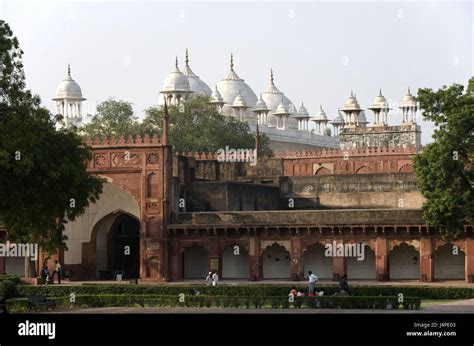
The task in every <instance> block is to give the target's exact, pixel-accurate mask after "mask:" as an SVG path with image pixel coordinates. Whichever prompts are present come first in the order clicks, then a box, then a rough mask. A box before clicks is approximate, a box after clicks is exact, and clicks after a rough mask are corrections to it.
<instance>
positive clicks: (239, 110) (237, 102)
mask: <svg viewBox="0 0 474 346" xmlns="http://www.w3.org/2000/svg"><path fill="white" fill-rule="evenodd" d="M230 107H231V108H232V109H233V110H234V116H235V117H236V118H238V119H240V120H241V121H244V120H245V110H246V109H247V108H250V107H249V106H247V104H246V103H245V101H244V99H243V98H242V94H241V92H240V90H239V94H238V95H237V97H236V98H235V99H234V102H233V103H232V105H231V106H230Z"/></svg>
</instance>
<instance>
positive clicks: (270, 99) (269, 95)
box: [262, 70, 298, 129]
mask: <svg viewBox="0 0 474 346" xmlns="http://www.w3.org/2000/svg"><path fill="white" fill-rule="evenodd" d="M282 98H283V104H284V105H285V107H286V108H287V110H288V112H289V114H290V116H289V117H288V121H287V125H288V128H293V129H297V128H298V123H297V121H296V119H295V118H294V115H295V114H296V112H297V111H296V107H295V105H294V104H293V102H291V100H290V99H289V98H288V97H286V95H285V94H284V93H283V92H281V91H280V90H278V88H277V87H276V86H275V83H274V80H273V71H272V70H270V85H269V86H268V88H267V90H266V91H264V92H263V93H262V99H263V100H264V101H265V103H266V104H267V107H268V109H269V110H270V112H269V113H268V118H267V119H268V127H276V125H277V119H276V117H275V116H274V115H273V113H274V111H275V110H276V108H277V107H278V105H279V104H280V103H281V102H282Z"/></svg>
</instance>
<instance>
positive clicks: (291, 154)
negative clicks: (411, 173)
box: [274, 147, 416, 159]
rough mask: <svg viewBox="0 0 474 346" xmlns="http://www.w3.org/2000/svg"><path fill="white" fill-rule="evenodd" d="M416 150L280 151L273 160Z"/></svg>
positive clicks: (398, 153) (413, 149) (411, 150)
mask: <svg viewBox="0 0 474 346" xmlns="http://www.w3.org/2000/svg"><path fill="white" fill-rule="evenodd" d="M415 153H416V148H412V147H407V148H383V147H382V148H378V147H374V148H354V149H332V148H328V149H321V150H303V151H280V152H277V153H275V154H274V157H275V158H285V159H296V158H322V157H325V158H326V157H342V158H344V157H348V156H350V157H355V156H364V157H365V156H386V155H400V154H402V155H403V154H415Z"/></svg>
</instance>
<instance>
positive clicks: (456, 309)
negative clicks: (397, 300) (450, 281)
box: [423, 299, 474, 313]
mask: <svg viewBox="0 0 474 346" xmlns="http://www.w3.org/2000/svg"><path fill="white" fill-rule="evenodd" d="M423 311H425V312H429V313H474V299H468V300H459V301H457V302H451V303H447V304H439V305H433V306H427V307H426V308H424V309H423Z"/></svg>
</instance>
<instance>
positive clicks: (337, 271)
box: [332, 238, 346, 281]
mask: <svg viewBox="0 0 474 346" xmlns="http://www.w3.org/2000/svg"><path fill="white" fill-rule="evenodd" d="M335 240H336V244H343V243H344V242H343V240H342V238H339V239H335ZM345 274H346V266H345V258H344V257H337V256H336V254H335V253H333V257H332V279H333V281H339V280H340V279H341V277H343V276H344V275H345Z"/></svg>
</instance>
